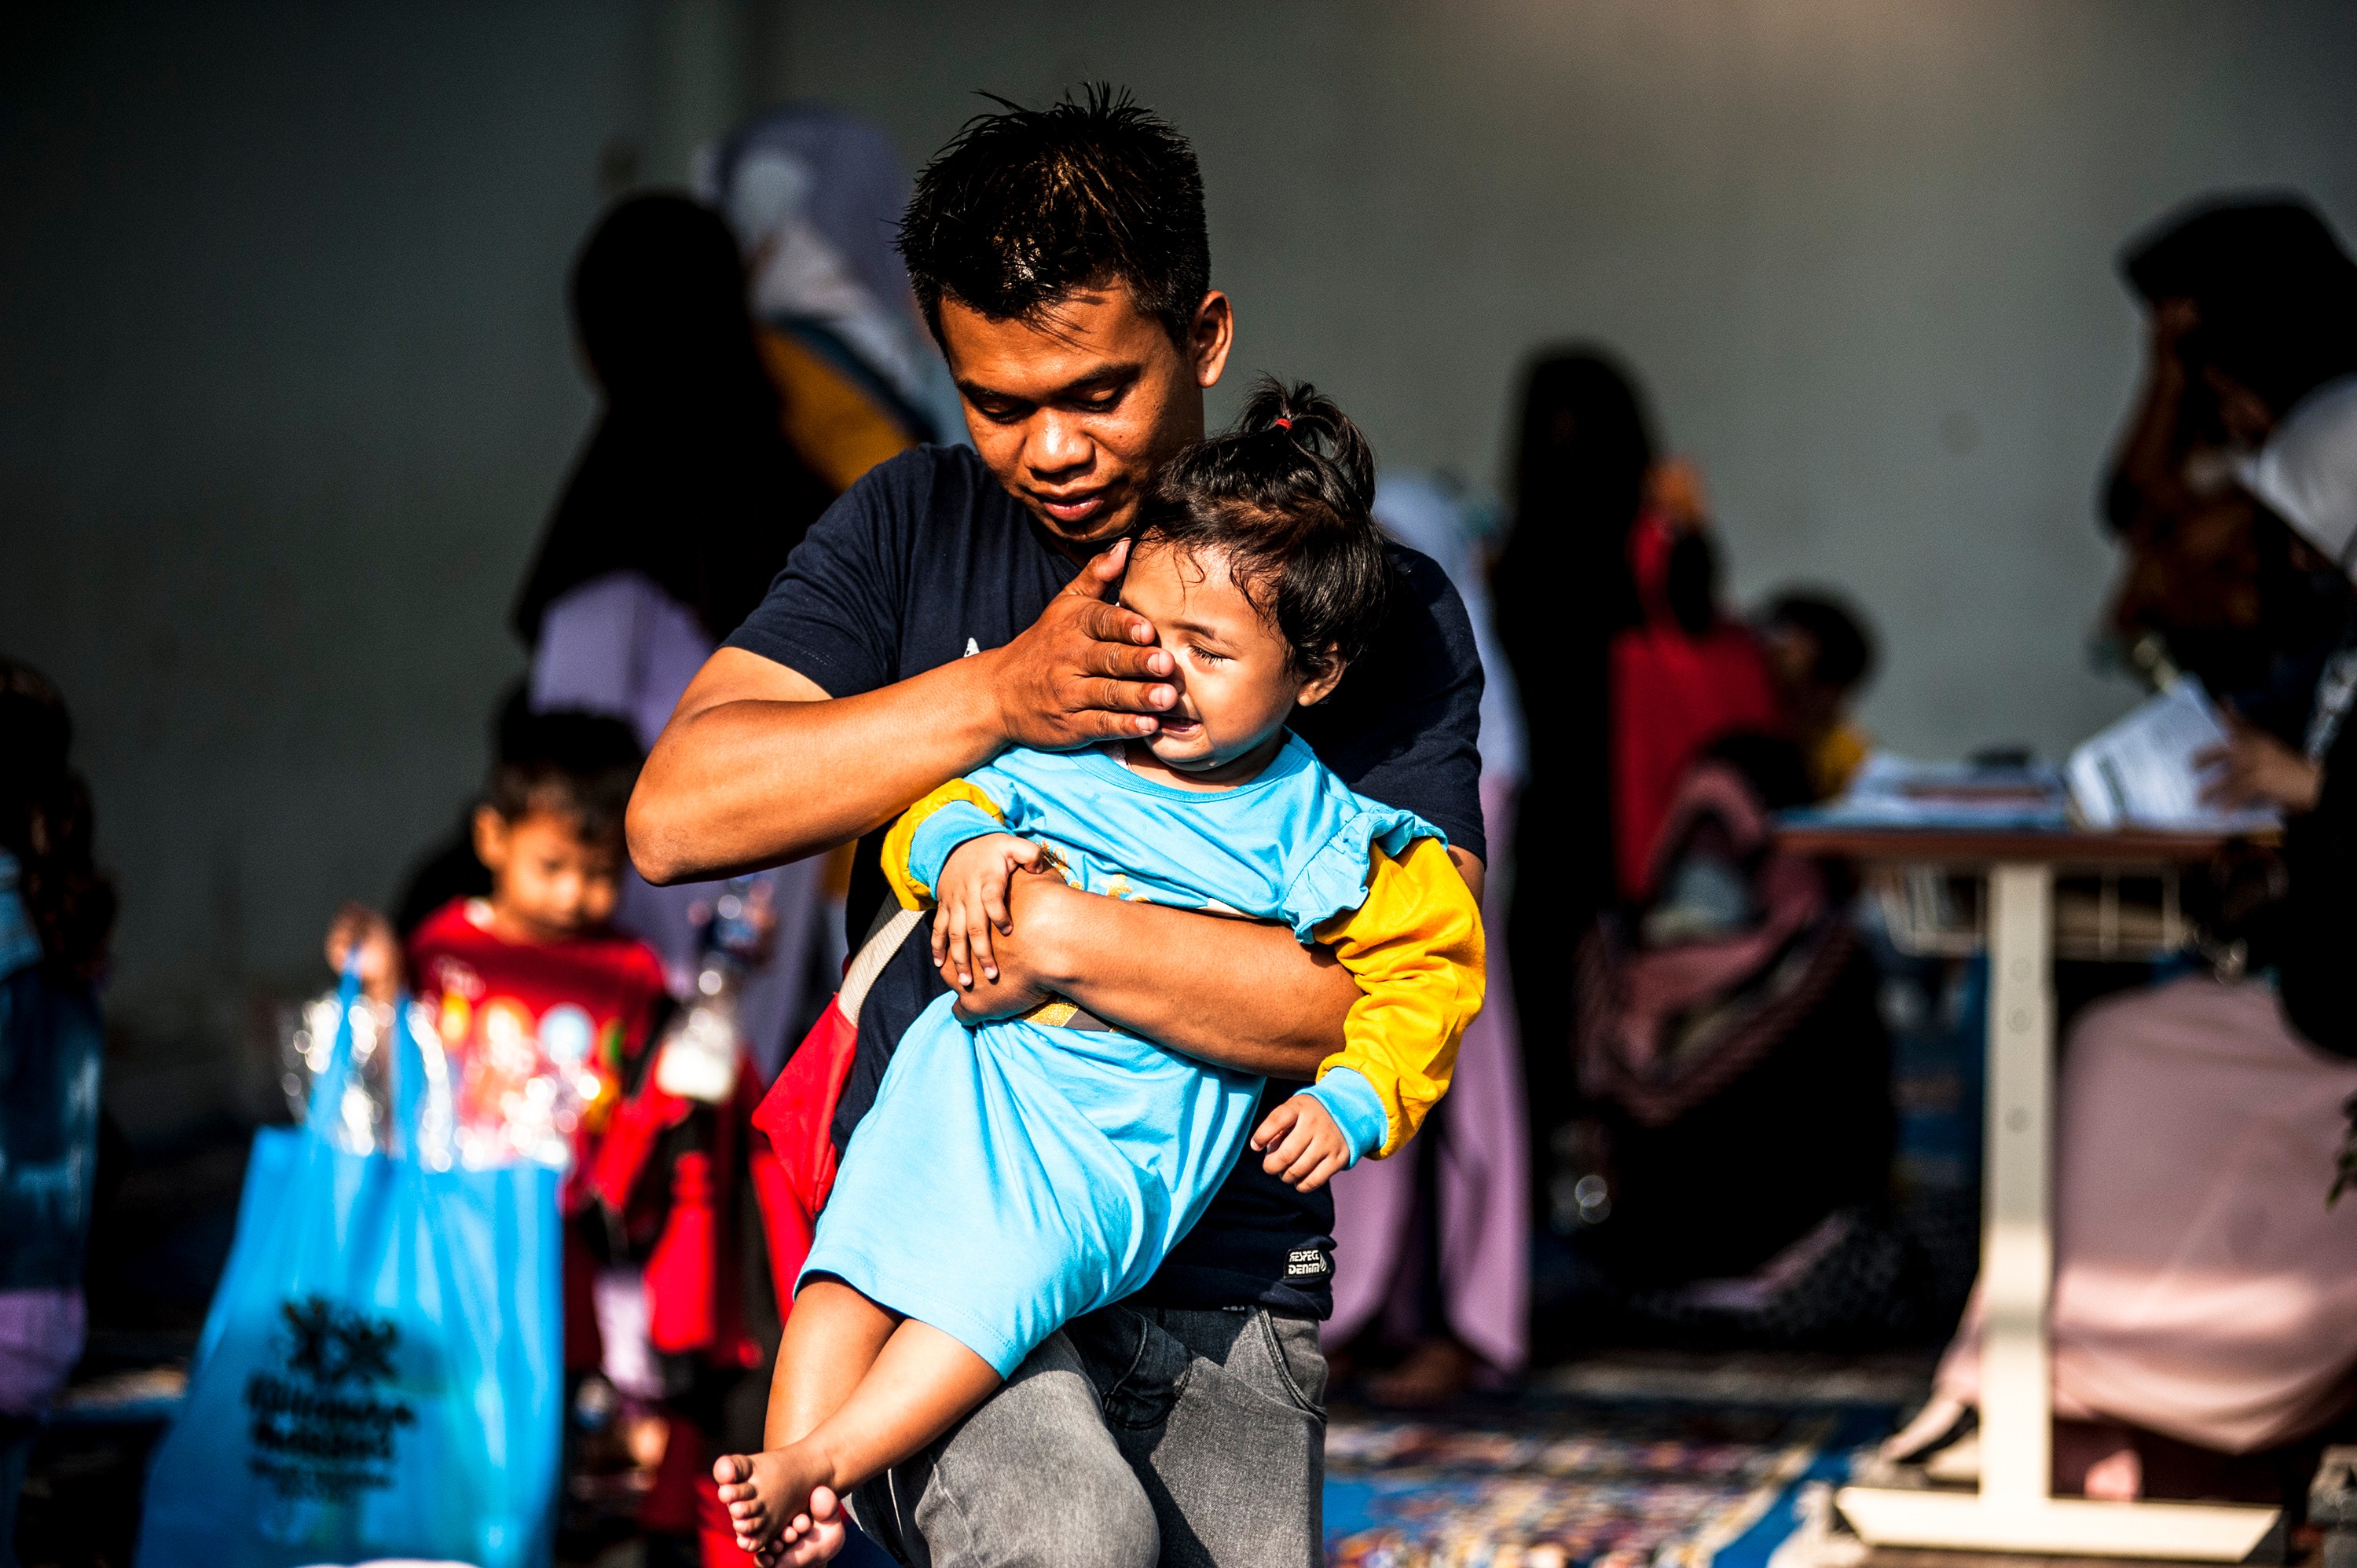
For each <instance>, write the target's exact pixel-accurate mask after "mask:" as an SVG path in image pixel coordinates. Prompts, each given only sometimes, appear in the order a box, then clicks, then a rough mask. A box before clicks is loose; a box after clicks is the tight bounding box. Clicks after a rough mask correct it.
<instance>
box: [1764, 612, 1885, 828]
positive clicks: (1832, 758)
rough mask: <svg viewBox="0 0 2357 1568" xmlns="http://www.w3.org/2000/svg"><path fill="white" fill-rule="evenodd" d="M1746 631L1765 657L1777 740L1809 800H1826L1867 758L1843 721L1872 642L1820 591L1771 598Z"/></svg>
mask: <svg viewBox="0 0 2357 1568" xmlns="http://www.w3.org/2000/svg"><path fill="white" fill-rule="evenodd" d="M1751 626H1752V630H1753V631H1754V632H1755V633H1757V634H1758V636H1759V638H1760V646H1761V647H1762V648H1763V649H1764V650H1766V651H1767V654H1768V672H1769V674H1770V676H1771V677H1773V678H1774V680H1775V682H1776V700H1777V702H1778V703H1779V704H1780V705H1781V707H1782V709H1783V712H1784V725H1785V733H1786V734H1788V735H1790V736H1792V742H1793V744H1794V745H1796V746H1799V747H1800V748H1801V760H1802V762H1803V765H1804V766H1805V767H1806V768H1808V774H1809V792H1810V794H1811V796H1812V797H1813V799H1815V800H1832V799H1833V798H1834V797H1835V796H1836V795H1839V794H1840V793H1841V792H1842V791H1843V790H1844V789H1847V788H1848V787H1849V781H1850V778H1851V776H1852V775H1853V774H1855V773H1856V772H1857V770H1858V768H1859V767H1860V766H1862V765H1863V764H1864V763H1865V761H1866V759H1867V755H1868V754H1869V753H1870V752H1872V751H1873V750H1874V741H1873V738H1872V737H1871V736H1868V735H1867V733H1866V731H1865V730H1863V729H1861V728H1859V727H1858V725H1857V721H1856V720H1854V719H1852V718H1851V717H1850V703H1852V702H1854V701H1855V700H1856V699H1857V694H1858V693H1859V692H1860V691H1861V690H1863V689H1864V687H1865V685H1866V683H1867V680H1868V679H1869V678H1871V677H1872V675H1873V673H1874V638H1873V636H1872V634H1870V633H1869V632H1868V631H1867V629H1866V622H1865V619H1864V618H1863V617H1862V616H1860V615H1859V614H1858V613H1857V611H1856V610H1854V609H1853V608H1851V607H1849V606H1848V605H1847V604H1846V603H1845V602H1844V600H1843V599H1842V598H1841V596H1839V595H1836V594H1834V593H1831V592H1829V591H1826V590H1823V589H1786V590H1785V591H1783V592H1781V593H1779V594H1777V595H1776V596H1773V597H1772V598H1770V600H1769V601H1768V604H1767V606H1766V607H1765V608H1763V609H1761V610H1760V612H1759V614H1758V615H1757V616H1755V617H1754V618H1752V623H1751Z"/></svg>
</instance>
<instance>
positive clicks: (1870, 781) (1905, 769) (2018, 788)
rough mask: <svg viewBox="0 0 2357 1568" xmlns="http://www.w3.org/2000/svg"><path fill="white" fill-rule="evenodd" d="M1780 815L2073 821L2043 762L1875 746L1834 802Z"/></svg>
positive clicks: (1963, 822) (2039, 826) (2001, 825)
mask: <svg viewBox="0 0 2357 1568" xmlns="http://www.w3.org/2000/svg"><path fill="white" fill-rule="evenodd" d="M1781 820H1782V821H1784V822H1795V823H1799V822H1806V823H1809V824H1812V825H1816V826H1824V827H1861V828H1915V829H1947V830H1949V831H1951V832H1956V831H1978V832H2039V831H2045V832H2060V831H2061V830H2062V829H2064V828H2067V827H2069V826H2070V825H2071V809H2070V796H2069V792H2068V791H2067V790H2066V789H2064V788H2063V784H2062V778H2061V775H2060V774H2058V773H2056V772H2055V771H2054V769H2053V768H2049V767H2046V766H2044V765H2042V764H2040V763H2034V762H2033V763H2029V764H2025V765H2019V766H2004V767H1993V766H1982V765H1977V764H1974V763H1969V762H1918V761H1914V760H1912V759H1911V758H1909V757H1894V756H1892V755H1891V754H1890V753H1889V752H1887V751H1878V752H1876V753H1875V754H1874V755H1873V756H1872V757H1867V759H1866V763H1865V765H1864V766H1863V767H1861V768H1859V769H1858V770H1857V777H1855V778H1853V779H1851V780H1850V786H1849V789H1848V792H1847V793H1846V794H1844V795H1843V796H1842V797H1841V798H1840V799H1839V800H1833V801H1830V802H1828V803H1826V804H1825V805H1823V806H1820V807H1816V808H1814V809H1813V810H1810V811H1787V812H1784V813H1782V815H1781Z"/></svg>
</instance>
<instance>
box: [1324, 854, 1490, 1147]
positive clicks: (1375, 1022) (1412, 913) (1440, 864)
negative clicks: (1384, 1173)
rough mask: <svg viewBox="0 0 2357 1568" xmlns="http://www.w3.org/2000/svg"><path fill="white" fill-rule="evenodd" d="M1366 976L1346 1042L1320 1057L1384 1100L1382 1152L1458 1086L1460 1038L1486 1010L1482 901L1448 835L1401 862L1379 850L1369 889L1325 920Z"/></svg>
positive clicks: (1355, 971) (1332, 940)
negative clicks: (1451, 1082)
mask: <svg viewBox="0 0 2357 1568" xmlns="http://www.w3.org/2000/svg"><path fill="white" fill-rule="evenodd" d="M1315 934H1316V936H1317V938H1318V940H1319V941H1320V942H1323V943H1325V944H1326V945H1327V946H1329V947H1330V948H1331V949H1332V950H1333V952H1334V956H1335V957H1336V958H1337V959H1339V960H1340V961H1341V964H1342V967H1343V968H1345V969H1347V970H1349V971H1350V972H1351V976H1352V977H1353V978H1354V979H1356V980H1357V981H1358V983H1359V990H1360V993H1361V995H1360V997H1359V999H1358V1001H1356V1002H1354V1003H1352V1004H1351V1013H1350V1016H1349V1018H1348V1019H1347V1020H1346V1021H1345V1022H1344V1024H1343V1026H1342V1048H1341V1049H1340V1051H1338V1052H1336V1053H1335V1054H1334V1055H1332V1056H1330V1057H1329V1058H1326V1059H1325V1060H1324V1061H1322V1062H1320V1063H1319V1064H1318V1077H1319V1078H1321V1079H1322V1078H1324V1077H1325V1076H1326V1074H1328V1073H1329V1072H1330V1071H1332V1070H1333V1069H1336V1068H1338V1067H1347V1068H1350V1069H1353V1070H1354V1071H1356V1072H1357V1073H1358V1074H1359V1075H1360V1076H1361V1077H1362V1078H1364V1079H1366V1080H1367V1082H1368V1083H1370V1084H1371V1085H1372V1086H1373V1088H1374V1090H1375V1094H1376V1097H1377V1098H1378V1099H1380V1100H1381V1101H1383V1118H1384V1122H1385V1131H1384V1136H1383V1147H1382V1148H1380V1149H1378V1150H1376V1151H1375V1157H1376V1158H1378V1159H1380V1158H1382V1157H1383V1155H1389V1154H1391V1153H1392V1152H1393V1151H1394V1150H1395V1149H1397V1148H1398V1147H1399V1146H1400V1145H1401V1144H1405V1143H1406V1142H1407V1141H1408V1140H1409V1139H1410V1138H1413V1137H1415V1133H1416V1129H1417V1128H1419V1127H1421V1126H1422V1125H1424V1118H1425V1113H1426V1112H1428V1111H1430V1110H1431V1109H1432V1108H1433V1106H1434V1105H1435V1104H1437V1103H1438V1101H1439V1100H1440V1097H1441V1096H1442V1095H1444V1094H1446V1093H1448V1079H1449V1075H1450V1074H1451V1073H1452V1072H1454V1071H1455V1070H1456V1068H1457V1046H1458V1041H1460V1040H1462V1039H1463V1038H1464V1037H1465V1026H1467V1025H1468V1024H1470V1023H1471V1022H1472V1021H1473V1015H1475V1014H1477V1013H1479V1012H1480V1011H1481V993H1482V984H1483V970H1482V949H1481V944H1482V937H1481V907H1480V903H1479V902H1478V901H1477V900H1476V899H1475V898H1474V897H1473V890H1472V889H1471V888H1469V887H1468V886H1466V885H1465V878H1464V877H1463V876H1462V875H1459V874H1458V870H1457V865H1456V863H1455V862H1453V861H1451V860H1450V859H1449V858H1448V846H1447V845H1446V844H1444V843H1441V842H1440V841H1439V840H1438V839H1434V838H1420V839H1417V840H1415V842H1414V843H1411V844H1409V845H1408V846H1407V850H1406V853H1405V854H1402V855H1401V856H1400V857H1399V858H1398V859H1396V860H1394V858H1393V857H1392V856H1390V855H1388V854H1384V853H1383V851H1382V850H1381V849H1380V848H1376V849H1373V850H1372V864H1371V865H1370V868H1369V871H1368V875H1367V897H1366V898H1365V899H1364V900H1363V901H1362V902H1361V904H1360V905H1359V907H1358V908H1356V909H1354V910H1351V912H1350V913H1349V914H1346V915H1338V916H1336V917H1335V918H1333V919H1331V920H1329V921H1328V922H1327V923H1326V924H1324V925H1322V926H1320V927H1318V929H1317V931H1316V933H1315Z"/></svg>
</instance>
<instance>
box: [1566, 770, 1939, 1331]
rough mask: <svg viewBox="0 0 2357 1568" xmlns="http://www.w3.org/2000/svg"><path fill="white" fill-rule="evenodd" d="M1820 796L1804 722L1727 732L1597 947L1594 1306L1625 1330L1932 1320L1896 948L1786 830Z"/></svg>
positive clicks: (1590, 1237)
mask: <svg viewBox="0 0 2357 1568" xmlns="http://www.w3.org/2000/svg"><path fill="white" fill-rule="evenodd" d="M1814 798H1815V790H1814V788H1813V785H1812V783H1811V781H1810V779H1809V777H1808V774H1807V770H1806V768H1805V767H1804V765H1803V758H1802V755H1801V751H1800V748H1799V747H1798V746H1796V745H1795V744H1794V743H1793V742H1792V740H1791V739H1789V738H1787V737H1785V736H1781V735H1770V734H1742V735H1732V736H1722V737H1721V738H1719V739H1718V740H1717V741H1716V742H1714V743H1713V744H1712V746H1710V748H1709V749H1708V750H1707V751H1706V753H1705V754H1704V755H1703V757H1700V758H1698V759H1697V760H1696V761H1695V764H1694V765H1693V766H1692V767H1691V768H1689V769H1688V770H1687V772H1686V774H1685V777H1684V782H1683V783H1682V784H1681V785H1680V787H1679V789H1678V792H1677V795H1676V797H1675V799H1674V800H1673V801H1672V804H1671V807H1670V811H1669V813H1668V816H1667V818H1666V820H1665V821H1664V822H1663V824H1662V827H1661V830H1660V832H1659V833H1658V834H1657V836H1656V839H1655V844H1654V852H1653V858H1652V866H1651V868H1650V870H1649V873H1648V877H1647V886H1648V887H1649V889H1650V890H1649V891H1648V892H1647V893H1646V894H1645V895H1643V896H1642V897H1640V898H1638V899H1635V900H1632V901H1631V902H1630V903H1629V904H1628V905H1627V906H1626V907H1625V908H1623V909H1622V910H1621V911H1620V912H1618V913H1616V914H1613V915H1609V916H1608V917H1606V918H1604V919H1603V920H1602V921H1600V922H1599V923H1598V927H1597V929H1596V931H1595V932H1594V934H1593V935H1592V936H1591V937H1590V938H1589V939H1588V940H1587V942H1586V943H1585V944H1584V945H1583V946H1582V948H1581V949H1580V951H1579V967H1580V972H1579V981H1578V987H1579V997H1580V1026H1579V1033H1578V1037H1577V1051H1578V1067H1579V1075H1580V1088H1581V1090H1582V1093H1583V1095H1584V1110H1585V1115H1584V1116H1583V1118H1582V1120H1581V1122H1580V1123H1579V1131H1578V1136H1577V1140H1576V1146H1575V1152H1574V1156H1573V1157H1574V1165H1573V1166H1572V1170H1571V1172H1568V1173H1566V1174H1576V1177H1577V1179H1576V1183H1575V1185H1574V1186H1573V1187H1572V1188H1571V1190H1570V1193H1569V1202H1570V1206H1571V1207H1572V1208H1573V1209H1574V1218H1575V1219H1576V1222H1577V1228H1576V1230H1574V1231H1573V1251H1574V1255H1575V1256H1576V1258H1577V1260H1578V1262H1579V1264H1580V1265H1582V1269H1581V1273H1583V1274H1584V1275H1585V1276H1586V1278H1584V1279H1583V1280H1582V1281H1581V1282H1579V1287H1578V1289H1577V1293H1576V1294H1577V1295H1578V1296H1580V1297H1584V1298H1585V1299H1584V1300H1582V1301H1580V1302H1578V1303H1577V1305H1582V1306H1585V1307H1587V1309H1589V1310H1590V1311H1591V1312H1594V1313H1599V1314H1601V1315H1602V1316H1604V1317H1605V1318H1606V1320H1607V1321H1608V1323H1609V1322H1610V1321H1611V1320H1612V1319H1613V1318H1614V1317H1616V1316H1618V1317H1620V1320H1621V1321H1620V1324H1619V1325H1618V1326H1620V1327H1623V1328H1624V1329H1625V1328H1627V1327H1631V1326H1635V1327H1638V1328H1640V1329H1642V1328H1644V1327H1647V1326H1650V1327H1652V1329H1654V1330H1657V1331H1669V1332H1673V1333H1675V1334H1677V1335H1678V1336H1680V1337H1682V1338H1684V1339H1686V1340H1689V1341H1691V1340H1692V1339H1694V1338H1696V1337H1705V1338H1709V1339H1716V1340H1720V1341H1728V1342H1745V1343H1755V1344H1762V1343H1764V1344H1781V1345H1795V1344H1799V1345H1808V1344H1840V1345H1842V1346H1843V1347H1844V1348H1853V1347H1855V1346H1857V1345H1858V1344H1860V1343H1872V1342H1876V1341H1878V1340H1879V1339H1882V1338H1884V1337H1888V1336H1889V1335H1890V1334H1893V1333H1899V1332H1904V1331H1905V1329H1906V1328H1907V1327H1908V1326H1909V1322H1908V1316H1907V1315H1908V1312H1909V1310H1910V1302H1909V1301H1908V1300H1906V1299H1905V1293H1906V1291H1907V1289H1908V1288H1909V1281H1908V1280H1907V1279H1906V1278H1904V1277H1902V1276H1904V1275H1905V1274H1906V1273H1907V1270H1906V1266H1905V1259H1904V1251H1905V1249H1904V1247H1903V1245H1902V1243H1901V1242H1900V1240H1899V1239H1898V1238H1897V1237H1896V1235H1895V1233H1894V1232H1893V1230H1892V1229H1891V1227H1890V1226H1889V1223H1887V1219H1886V1217H1885V1216H1884V1214H1883V1208H1884V1206H1885V1200H1886V1198H1887V1196H1888V1191H1889V1177H1890V1157H1891V1149H1892V1138H1893V1130H1894V1122H1893V1117H1892V1112H1891V1105H1890V1088H1889V1077H1890V1063H1889V1041H1888V1039H1887V1037H1886V1036H1885V1034H1884V1031H1883V1026H1882V1022H1881V1017H1880V1015H1879V1014H1878V1011H1877V1008H1876V984H1877V982H1876V973H1875V970H1874V966H1873V962H1872V961H1871V959H1870V958H1869V957H1868V955H1867V952H1866V951H1865V950H1864V949H1863V948H1862V947H1861V946H1860V945H1859V943H1858V940H1857V937H1856V935H1855V934H1854V933H1853V931H1852V929H1851V927H1850V923H1849V918H1848V896H1849V891H1850V889H1849V887H1848V886H1847V885H1846V883H1845V882H1844V881H1843V880H1842V879H1841V877H1840V876H1839V875H1838V873H1837V872H1836V871H1835V869H1834V868H1832V867H1830V866H1828V865H1823V864H1820V863H1818V862H1815V861H1813V860H1810V859H1808V858H1805V857H1803V856H1800V855H1796V854H1791V853H1789V852H1787V851H1784V850H1782V849H1780V848H1779V847H1778V846H1777V844H1776V842H1775V840H1774V838H1773V836H1772V834H1771V832H1770V821H1769V813H1770V811H1776V810H1780V809H1783V808H1786V807H1791V806H1796V805H1802V804H1805V803H1807V802H1808V801H1810V800H1813V799H1814Z"/></svg>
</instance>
